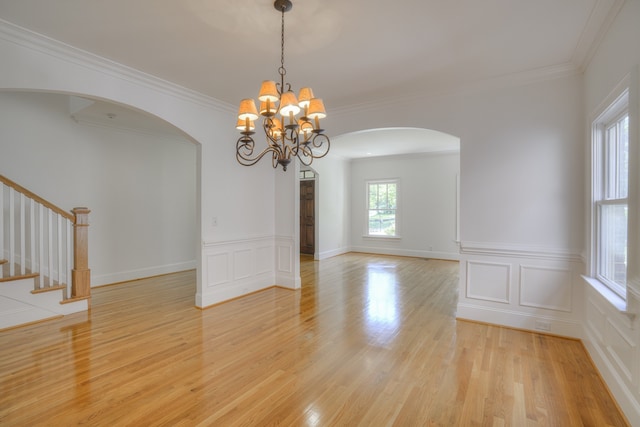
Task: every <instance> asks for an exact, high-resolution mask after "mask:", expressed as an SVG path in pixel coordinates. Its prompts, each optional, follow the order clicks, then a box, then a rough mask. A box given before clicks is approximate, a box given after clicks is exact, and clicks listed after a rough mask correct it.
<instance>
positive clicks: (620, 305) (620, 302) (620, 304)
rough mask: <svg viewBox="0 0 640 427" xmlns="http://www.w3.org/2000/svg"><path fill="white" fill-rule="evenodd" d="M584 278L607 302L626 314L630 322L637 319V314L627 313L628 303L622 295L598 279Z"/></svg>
mask: <svg viewBox="0 0 640 427" xmlns="http://www.w3.org/2000/svg"><path fill="white" fill-rule="evenodd" d="M582 278H583V279H584V281H585V282H587V283H588V284H589V285H590V286H591V287H592V288H593V290H595V291H596V292H598V293H599V294H600V295H601V296H602V298H604V299H605V300H607V301H608V302H609V304H611V305H612V306H613V307H614V308H615V309H616V310H617V311H618V312H619V313H620V314H624V315H625V316H627V317H628V318H629V320H630V321H633V320H634V319H635V317H636V314H635V313H632V312H630V311H627V301H626V300H624V299H623V298H622V297H621V296H620V295H618V294H616V293H615V292H613V291H612V290H611V289H609V288H608V287H607V286H605V285H604V284H603V283H602V282H601V281H599V280H598V279H594V278H593V277H588V276H582Z"/></svg>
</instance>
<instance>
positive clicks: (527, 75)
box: [332, 62, 582, 116]
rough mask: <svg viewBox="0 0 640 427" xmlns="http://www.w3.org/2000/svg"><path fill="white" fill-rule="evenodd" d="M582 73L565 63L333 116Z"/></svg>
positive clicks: (440, 87) (444, 87)
mask: <svg viewBox="0 0 640 427" xmlns="http://www.w3.org/2000/svg"><path fill="white" fill-rule="evenodd" d="M581 73H582V71H581V69H580V68H579V67H577V66H576V65H575V64H574V63H573V62H565V63H562V64H556V65H551V66H547V67H540V68H534V69H530V70H524V71H519V72H514V73H510V74H504V75H500V76H496V77H491V78H486V79H480V80H475V81H469V82H465V83H462V84H460V83H457V84H456V83H454V82H449V83H445V84H441V85H438V88H437V89H425V90H422V91H414V92H413V93H411V94H405V95H404V96H398V97H389V98H382V99H377V100H372V101H369V102H362V103H358V104H351V105H346V106H343V107H337V108H333V109H332V115H336V116H339V115H344V114H350V113H356V112H366V111H369V110H374V109H379V108H383V107H385V108H386V107H391V106H394V105H397V104H404V103H410V102H415V101H422V100H425V99H435V98H443V97H453V96H462V95H469V94H473V93H478V92H485V91H491V90H498V89H505V88H510V87H518V86H527V85H530V84H534V83H538V82H542V81H547V80H555V79H559V78H564V77H569V76H575V75H579V74H581Z"/></svg>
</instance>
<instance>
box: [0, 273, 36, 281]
mask: <svg viewBox="0 0 640 427" xmlns="http://www.w3.org/2000/svg"><path fill="white" fill-rule="evenodd" d="M38 276H39V274H38V273H29V274H16V275H13V276H7V277H0V282H11V281H12V280H22V279H31V278H35V277H38Z"/></svg>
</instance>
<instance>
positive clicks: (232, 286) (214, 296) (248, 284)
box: [196, 278, 285, 308]
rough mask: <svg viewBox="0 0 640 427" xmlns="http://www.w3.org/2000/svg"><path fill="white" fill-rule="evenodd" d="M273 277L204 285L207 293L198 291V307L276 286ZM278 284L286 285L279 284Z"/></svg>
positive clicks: (208, 305)
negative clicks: (210, 285)
mask: <svg viewBox="0 0 640 427" xmlns="http://www.w3.org/2000/svg"><path fill="white" fill-rule="evenodd" d="M274 286H275V285H274V283H273V278H271V279H267V280H252V281H243V282H242V283H235V282H233V283H227V284H223V285H216V286H212V287H206V286H205V287H204V288H205V290H207V291H208V292H207V293H200V292H198V293H196V307H198V308H207V307H210V306H213V305H217V304H220V303H223V302H227V301H230V300H234V299H237V298H241V297H245V296H247V295H250V294H253V293H256V292H259V291H263V290H265V289H269V288H272V287H274ZM278 286H281V287H285V286H283V285H280V284H278Z"/></svg>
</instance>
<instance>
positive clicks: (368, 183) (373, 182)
mask: <svg viewBox="0 0 640 427" xmlns="http://www.w3.org/2000/svg"><path fill="white" fill-rule="evenodd" d="M381 184H395V186H396V204H395V209H393V210H394V211H395V217H394V219H395V233H394V234H390V235H384V234H371V232H370V231H371V230H370V228H369V212H370V211H371V210H372V209H371V207H370V206H369V189H370V186H371V185H381ZM364 191H365V201H364V205H365V206H364V219H365V222H364V237H366V238H371V239H400V238H401V236H400V210H401V208H400V200H401V197H400V179H399V178H386V179H371V180H366V181H365V185H364Z"/></svg>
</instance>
